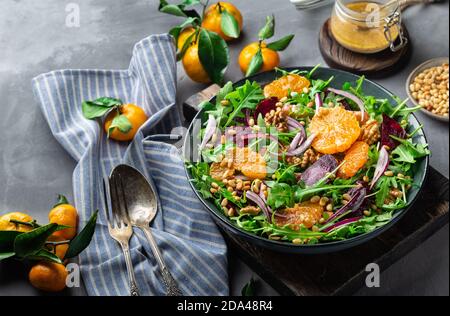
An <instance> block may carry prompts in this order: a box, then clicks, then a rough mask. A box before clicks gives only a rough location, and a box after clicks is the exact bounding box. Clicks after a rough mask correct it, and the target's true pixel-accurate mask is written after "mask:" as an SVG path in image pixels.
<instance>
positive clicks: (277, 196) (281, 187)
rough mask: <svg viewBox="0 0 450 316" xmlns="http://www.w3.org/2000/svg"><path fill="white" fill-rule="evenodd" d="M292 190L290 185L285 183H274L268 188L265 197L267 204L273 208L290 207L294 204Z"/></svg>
mask: <svg viewBox="0 0 450 316" xmlns="http://www.w3.org/2000/svg"><path fill="white" fill-rule="evenodd" d="M294 203H295V201H294V192H293V190H292V186H290V185H289V184H287V183H275V184H274V186H273V187H272V188H271V189H270V190H269V196H268V197H267V204H268V205H269V206H270V207H272V208H273V209H278V208H280V207H292V206H294Z"/></svg>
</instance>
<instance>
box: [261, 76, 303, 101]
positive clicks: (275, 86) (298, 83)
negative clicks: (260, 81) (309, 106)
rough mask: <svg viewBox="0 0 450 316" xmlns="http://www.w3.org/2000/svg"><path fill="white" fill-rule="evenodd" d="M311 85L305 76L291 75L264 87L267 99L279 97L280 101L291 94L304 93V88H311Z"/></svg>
mask: <svg viewBox="0 0 450 316" xmlns="http://www.w3.org/2000/svg"><path fill="white" fill-rule="evenodd" d="M310 85H311V83H310V82H309V80H308V79H306V78H305V77H303V76H300V75H296V74H289V75H286V76H283V77H281V78H279V79H277V80H274V81H272V82H271V83H269V84H268V85H266V86H265V87H264V96H265V97H266V98H271V97H277V98H278V99H281V98H284V97H287V96H288V94H289V92H298V93H302V92H303V89H304V88H309V86H310Z"/></svg>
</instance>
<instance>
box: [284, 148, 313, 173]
mask: <svg viewBox="0 0 450 316" xmlns="http://www.w3.org/2000/svg"><path fill="white" fill-rule="evenodd" d="M320 156H321V154H320V153H318V152H316V151H315V150H314V149H312V148H309V149H308V150H306V151H305V153H304V154H303V156H301V157H287V158H286V161H287V162H288V163H289V164H293V165H299V166H300V167H302V168H303V169H305V168H307V167H309V166H310V165H312V164H313V163H315V162H316V161H317V160H318V159H319V158H320Z"/></svg>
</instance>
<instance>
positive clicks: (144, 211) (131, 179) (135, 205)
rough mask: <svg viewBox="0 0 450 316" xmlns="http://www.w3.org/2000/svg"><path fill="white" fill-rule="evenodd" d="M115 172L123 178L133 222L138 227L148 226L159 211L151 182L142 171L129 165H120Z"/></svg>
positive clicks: (129, 212) (129, 214)
mask: <svg viewBox="0 0 450 316" xmlns="http://www.w3.org/2000/svg"><path fill="white" fill-rule="evenodd" d="M114 173H117V174H118V175H119V177H120V178H121V180H122V181H121V182H122V184H123V191H124V195H125V199H126V204H127V209H128V216H129V217H130V220H131V224H132V225H133V226H137V227H139V226H143V225H147V226H148V225H149V224H150V223H151V222H152V221H153V219H154V218H155V216H156V213H157V211H158V203H157V199H156V195H155V192H154V191H153V189H152V187H151V186H150V183H149V182H148V181H147V179H146V178H145V177H144V175H143V174H142V173H140V172H139V171H138V170H136V169H135V168H133V167H130V166H128V165H118V166H117V167H115V168H114V170H113V172H112V176H113V174H114ZM112 176H111V177H112Z"/></svg>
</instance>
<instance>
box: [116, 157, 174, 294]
mask: <svg viewBox="0 0 450 316" xmlns="http://www.w3.org/2000/svg"><path fill="white" fill-rule="evenodd" d="M110 177H111V178H112V179H116V178H118V179H120V181H119V182H120V186H121V188H120V189H121V191H122V194H121V195H120V196H119V199H122V201H116V203H117V205H125V210H126V212H128V217H129V218H130V222H131V225H132V226H133V227H137V228H139V229H141V230H142V231H143V232H144V234H145V237H146V238H147V240H148V242H149V244H150V247H151V248H152V251H153V254H154V255H155V258H156V261H157V262H158V265H159V268H160V270H161V275H162V280H163V283H164V285H165V287H166V294H167V296H179V295H182V292H181V291H180V289H179V288H178V285H177V282H176V281H175V279H174V278H173V277H172V274H171V273H170V271H169V269H168V268H167V266H166V263H165V262H164V258H163V256H162V254H161V251H160V250H159V247H158V244H157V243H156V240H155V238H154V237H153V234H152V231H151V229H150V223H151V222H152V221H153V219H154V218H155V216H156V213H157V212H158V199H157V196H156V193H155V190H154V189H153V187H152V186H151V184H150V182H148V180H147V179H146V178H145V176H144V175H143V174H142V173H140V172H139V171H138V170H136V169H135V168H133V167H131V166H128V165H124V164H122V165H118V166H116V167H115V168H114V169H113V171H112V172H111V176H110Z"/></svg>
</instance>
